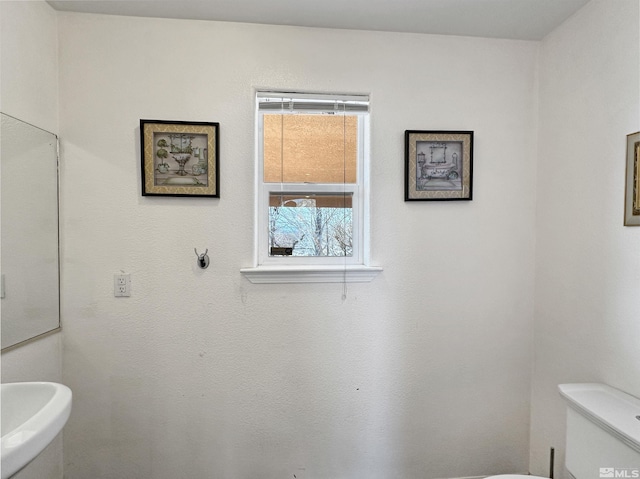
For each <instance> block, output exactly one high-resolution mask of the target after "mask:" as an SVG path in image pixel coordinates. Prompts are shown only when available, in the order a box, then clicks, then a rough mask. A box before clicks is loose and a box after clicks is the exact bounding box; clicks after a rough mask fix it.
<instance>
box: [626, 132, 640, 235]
mask: <svg viewBox="0 0 640 479" xmlns="http://www.w3.org/2000/svg"><path fill="white" fill-rule="evenodd" d="M624 225H625V226H640V131H639V132H638V133H633V134H632V135H627V182H626V187H625V195H624Z"/></svg>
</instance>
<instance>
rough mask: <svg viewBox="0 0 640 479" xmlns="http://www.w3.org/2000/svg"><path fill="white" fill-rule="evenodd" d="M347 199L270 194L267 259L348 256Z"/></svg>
mask: <svg viewBox="0 0 640 479" xmlns="http://www.w3.org/2000/svg"><path fill="white" fill-rule="evenodd" d="M351 195H352V194H351V193H346V194H344V195H343V194H327V195H320V194H304V195H303V194H290V193H288V194H279V193H270V195H269V256H283V255H284V256H289V255H291V256H324V257H327V256H352V255H353V214H352V199H351ZM274 248H276V249H274ZM277 248H291V250H289V251H286V250H284V249H277Z"/></svg>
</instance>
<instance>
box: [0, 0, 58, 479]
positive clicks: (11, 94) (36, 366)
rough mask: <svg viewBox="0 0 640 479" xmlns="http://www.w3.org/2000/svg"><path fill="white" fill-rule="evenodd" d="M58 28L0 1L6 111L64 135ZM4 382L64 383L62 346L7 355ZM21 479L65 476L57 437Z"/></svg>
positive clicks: (27, 7)
mask: <svg viewBox="0 0 640 479" xmlns="http://www.w3.org/2000/svg"><path fill="white" fill-rule="evenodd" d="M57 46H58V25H57V16H56V13H55V11H54V10H53V9H52V8H51V7H50V6H49V5H47V4H46V3H44V2H12V1H2V2H0V50H1V57H0V67H1V68H0V110H1V111H2V112H4V113H7V114H9V115H12V116H14V117H16V118H19V119H21V120H24V121H26V122H29V123H31V124H33V125H36V126H38V127H40V128H44V129H46V130H49V131H51V132H54V133H57V131H58V48H57ZM1 361H2V382H13V381H58V382H59V381H61V380H62V371H61V361H62V341H61V335H60V334H53V335H50V336H47V337H45V338H42V339H38V340H36V341H34V342H31V343H29V344H26V345H24V346H21V347H19V348H16V349H13V350H10V351H8V352H5V353H3V354H2V359H1ZM17 477H20V478H21V479H27V478H34V479H54V478H61V477H62V439H61V437H60V436H59V437H58V438H56V439H55V440H54V441H53V443H52V444H51V445H50V447H48V448H47V450H46V451H45V452H44V453H43V455H42V456H41V457H39V458H38V459H36V460H35V461H34V462H33V463H31V464H30V465H29V466H27V468H26V469H24V470H23V471H22V472H21V473H19V475H18V476H17Z"/></svg>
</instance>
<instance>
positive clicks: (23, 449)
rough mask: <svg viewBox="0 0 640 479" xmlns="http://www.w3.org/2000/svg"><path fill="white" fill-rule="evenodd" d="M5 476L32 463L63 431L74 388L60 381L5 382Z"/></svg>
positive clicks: (2, 425) (3, 417) (3, 404)
mask: <svg viewBox="0 0 640 479" xmlns="http://www.w3.org/2000/svg"><path fill="white" fill-rule="evenodd" d="M1 388H2V402H1V409H2V422H1V429H2V457H1V458H0V460H1V464H2V479H6V478H8V477H11V476H12V475H13V474H15V473H16V472H18V471H19V470H20V469H22V468H23V467H24V466H26V465H27V464H28V463H29V462H31V461H32V460H33V459H34V458H35V457H36V456H37V455H38V454H40V453H41V452H42V450H43V449H44V448H45V447H47V445H48V444H49V443H50V442H51V441H52V440H53V438H54V437H56V436H57V435H58V433H59V432H60V431H61V430H62V428H63V427H64V425H65V423H66V422H67V419H69V414H70V413H71V389H69V388H68V387H67V386H64V385H62V384H57V383H47V382H29V383H9V384H2V386H1Z"/></svg>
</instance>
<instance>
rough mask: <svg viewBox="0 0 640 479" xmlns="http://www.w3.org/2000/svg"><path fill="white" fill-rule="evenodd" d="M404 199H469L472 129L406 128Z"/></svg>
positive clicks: (471, 177) (471, 186) (471, 165)
mask: <svg viewBox="0 0 640 479" xmlns="http://www.w3.org/2000/svg"><path fill="white" fill-rule="evenodd" d="M404 148H405V153H404V154H405V184H404V200H405V201H451V200H471V199H472V193H473V131H444V130H406V131H405V132H404Z"/></svg>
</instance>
